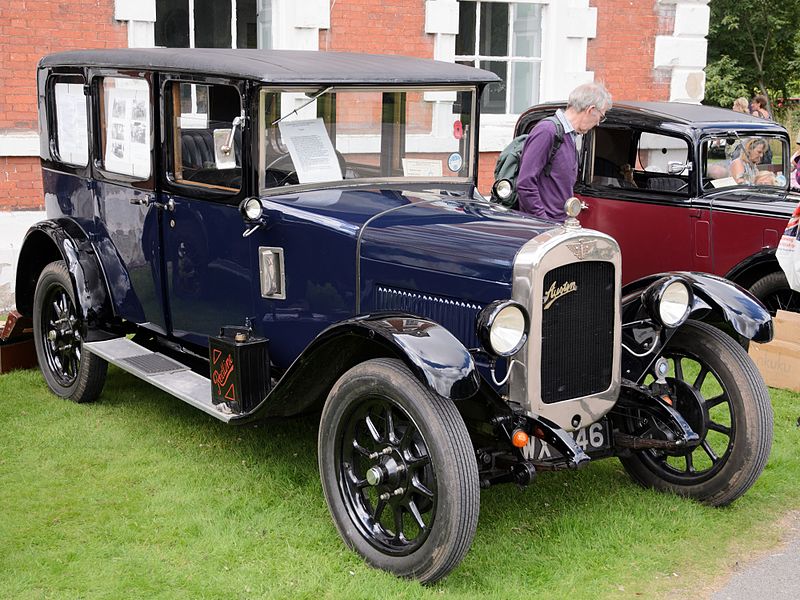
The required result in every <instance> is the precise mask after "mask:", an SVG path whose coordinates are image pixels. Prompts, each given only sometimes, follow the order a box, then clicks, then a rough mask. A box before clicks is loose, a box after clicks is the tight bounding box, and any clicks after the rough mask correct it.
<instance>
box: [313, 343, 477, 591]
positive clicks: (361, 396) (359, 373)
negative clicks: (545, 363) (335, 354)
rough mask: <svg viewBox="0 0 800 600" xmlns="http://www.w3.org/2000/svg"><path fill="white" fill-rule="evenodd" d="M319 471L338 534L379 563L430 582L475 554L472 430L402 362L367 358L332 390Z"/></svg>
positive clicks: (322, 428) (323, 423)
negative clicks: (463, 559) (469, 432)
mask: <svg viewBox="0 0 800 600" xmlns="http://www.w3.org/2000/svg"><path fill="white" fill-rule="evenodd" d="M319 470H320V477H321V479H322V487H323V489H324V491H325V499H326V500H327V503H328V508H329V509H330V511H331V515H332V516H333V520H334V522H335V524H336V528H337V529H338V530H339V534H340V535H341V536H342V539H343V540H344V542H345V543H346V544H347V545H348V546H349V547H351V548H353V549H354V550H356V552H358V553H359V554H361V555H362V556H363V557H364V558H365V559H366V560H367V562H368V563H370V564H371V565H373V566H375V567H378V568H380V569H385V570H387V571H390V572H392V573H394V574H396V575H400V576H402V577H413V578H416V579H419V580H420V581H421V582H423V583H430V582H433V581H436V580H438V579H440V578H442V577H444V576H445V575H446V574H447V573H449V572H450V571H451V570H452V569H453V568H455V567H456V566H457V565H458V563H459V562H460V561H461V559H462V558H463V557H464V555H465V554H466V553H467V550H469V547H470V544H471V543H472V538H473V536H474V534H475V529H476V527H477V523H478V511H479V505H480V489H479V484H478V468H477V462H476V460H475V453H474V451H473V448H472V443H471V441H470V438H469V434H468V433H467V429H466V426H465V425H464V421H463V420H462V418H461V415H459V413H458V411H457V410H456V408H455V406H454V405H453V403H452V402H451V401H450V400H448V399H446V398H442V397H441V396H438V395H436V394H435V393H433V392H431V391H430V390H428V389H427V388H426V387H424V386H423V385H422V384H421V383H420V382H419V381H418V380H417V379H416V378H415V377H414V376H413V375H412V374H411V372H410V371H409V370H408V369H407V368H406V367H405V366H404V365H403V364H402V363H401V362H400V361H398V360H394V359H374V360H369V361H366V362H364V363H361V364H359V365H357V366H355V367H353V368H352V369H350V370H349V371H347V372H346V373H345V374H344V375H343V376H342V377H341V378H340V379H339V380H338V381H337V382H336V384H335V385H334V386H333V389H332V390H331V393H330V394H329V396H328V399H327V402H326V403H325V407H324V408H323V410H322V417H321V421H320V428H319Z"/></svg>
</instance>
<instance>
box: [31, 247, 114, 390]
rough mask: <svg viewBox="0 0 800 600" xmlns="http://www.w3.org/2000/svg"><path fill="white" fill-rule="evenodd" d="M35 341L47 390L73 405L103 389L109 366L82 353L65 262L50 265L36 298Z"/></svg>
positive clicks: (95, 357)
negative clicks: (71, 402) (70, 401)
mask: <svg viewBox="0 0 800 600" xmlns="http://www.w3.org/2000/svg"><path fill="white" fill-rule="evenodd" d="M33 339H34V343H35V345H36V357H37V359H38V360H39V368H40V369H41V370H42V375H43V376H44V380H45V381H46V382H47V385H48V387H49V388H50V389H51V390H52V391H53V393H55V394H56V395H58V396H61V397H62V398H68V399H69V400H72V401H74V402H92V401H94V400H96V399H97V397H98V396H99V395H100V392H101V391H102V389H103V384H104V383H105V379H106V370H107V369H108V363H107V362H106V361H104V360H103V359H102V358H100V357H98V356H95V355H94V354H92V353H91V352H84V351H83V338H82V337H81V332H80V321H79V318H78V311H77V309H76V303H75V292H74V291H73V288H72V280H71V279H70V277H69V271H67V265H66V264H65V263H64V261H61V260H59V261H56V262H52V263H50V264H49V265H47V266H46V267H45V268H44V269H43V270H42V272H41V274H40V275H39V280H38V282H37V283H36V291H35V293H34V296H33Z"/></svg>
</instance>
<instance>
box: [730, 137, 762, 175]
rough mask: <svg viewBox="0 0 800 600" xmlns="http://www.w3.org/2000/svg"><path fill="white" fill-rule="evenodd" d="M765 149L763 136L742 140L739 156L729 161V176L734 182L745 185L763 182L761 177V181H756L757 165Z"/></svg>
mask: <svg viewBox="0 0 800 600" xmlns="http://www.w3.org/2000/svg"><path fill="white" fill-rule="evenodd" d="M766 151H767V141H766V140H765V139H763V138H749V139H747V140H746V141H745V142H744V144H743V145H742V154H741V156H739V158H736V159H734V160H733V161H731V177H733V178H734V180H736V183H743V184H745V185H756V184H761V183H764V181H763V179H764V178H763V177H762V181H758V178H759V177H760V175H759V173H760V172H759V170H758V167H757V165H758V164H760V163H761V159H762V158H763V157H764V153H765V152H766ZM770 174H771V173H770Z"/></svg>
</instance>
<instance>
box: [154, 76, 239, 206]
mask: <svg viewBox="0 0 800 600" xmlns="http://www.w3.org/2000/svg"><path fill="white" fill-rule="evenodd" d="M168 97H169V99H170V106H171V115H170V126H169V128H170V146H171V153H170V165H171V169H170V170H171V174H172V178H173V180H174V181H175V182H177V183H181V184H185V185H193V186H198V187H204V188H210V189H218V190H223V191H231V192H238V191H239V190H240V189H241V187H242V123H241V114H242V101H241V97H240V96H239V91H238V90H237V89H236V88H235V87H233V86H231V85H206V84H201V83H186V82H173V83H171V84H169V94H168Z"/></svg>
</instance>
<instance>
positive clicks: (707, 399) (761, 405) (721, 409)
mask: <svg viewBox="0 0 800 600" xmlns="http://www.w3.org/2000/svg"><path fill="white" fill-rule="evenodd" d="M662 355H663V356H664V357H665V358H666V359H667V360H668V361H669V363H670V366H671V369H670V371H671V372H670V376H669V377H667V381H668V382H669V383H670V385H671V387H672V388H673V389H677V390H678V392H679V393H678V395H677V398H678V401H677V402H676V405H675V408H676V409H677V410H678V411H679V412H680V413H681V414H682V415H683V416H684V418H685V419H686V421H687V422H688V423H689V425H690V426H691V427H692V429H694V430H695V432H697V433H698V434H699V435H700V444H699V445H697V446H694V447H693V448H690V449H688V450H684V451H681V452H665V451H663V450H653V449H649V450H642V451H639V452H636V453H633V454H632V455H631V456H628V457H621V458H620V460H621V461H622V464H623V466H624V467H625V470H626V471H627V472H628V474H629V475H630V476H631V477H632V478H633V480H634V481H637V482H638V483H640V484H642V485H644V486H646V487H651V488H655V489H658V490H662V491H669V492H674V493H677V494H680V495H683V496H689V497H691V498H695V499H696V500H700V501H702V502H705V503H707V504H710V505H712V506H723V505H726V504H730V503H731V502H733V501H734V500H736V498H738V497H739V496H741V495H742V494H744V493H745V492H746V491H747V490H748V489H749V488H750V486H752V485H753V483H755V481H756V479H757V478H758V476H759V475H760V474H761V472H762V471H763V470H764V466H765V465H766V463H767V458H769V452H770V448H771V447H772V406H771V405H770V399H769V393H768V391H767V388H766V386H765V385H764V380H763V379H762V377H761V375H760V373H759V372H758V370H757V369H756V367H755V365H754V364H753V361H752V360H750V357H749V356H748V355H747V353H745V351H744V350H743V349H742V348H741V347H740V346H739V345H738V344H736V343H735V342H734V341H733V340H732V339H731V338H730V337H728V336H727V335H725V334H724V333H722V332H721V331H719V330H718V329H716V328H714V327H711V326H710V325H706V324H705V323H700V322H697V321H689V322H687V323H686V325H684V326H683V327H681V329H680V330H679V331H678V332H676V333H675V335H674V336H673V337H672V338H671V339H670V341H669V343H668V344H667V346H666V347H665V349H664V351H663V354H662Z"/></svg>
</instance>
